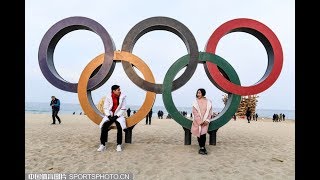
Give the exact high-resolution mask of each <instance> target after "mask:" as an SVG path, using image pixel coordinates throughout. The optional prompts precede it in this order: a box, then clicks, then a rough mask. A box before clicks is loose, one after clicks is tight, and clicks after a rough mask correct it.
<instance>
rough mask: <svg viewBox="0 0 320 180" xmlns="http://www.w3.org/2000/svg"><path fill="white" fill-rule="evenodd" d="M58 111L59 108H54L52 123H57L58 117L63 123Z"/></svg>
mask: <svg viewBox="0 0 320 180" xmlns="http://www.w3.org/2000/svg"><path fill="white" fill-rule="evenodd" d="M58 112H59V111H57V110H52V121H53V122H52V123H53V124H55V123H56V118H57V119H58V121H59V123H61V120H60V118H59V116H58Z"/></svg>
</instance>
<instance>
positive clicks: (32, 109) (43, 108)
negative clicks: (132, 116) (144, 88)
mask: <svg viewBox="0 0 320 180" xmlns="http://www.w3.org/2000/svg"><path fill="white" fill-rule="evenodd" d="M127 108H130V109H131V113H133V111H137V110H139V108H140V106H137V105H127ZM177 109H178V110H179V111H185V112H187V116H190V113H191V111H192V109H191V107H177ZM222 109H223V108H214V109H213V111H214V112H215V113H219V112H221V111H222ZM159 110H162V111H163V113H164V117H166V116H167V115H168V112H167V111H166V108H165V107H164V106H153V108H152V111H153V117H157V112H158V111H159ZM25 112H26V113H31V114H51V106H50V104H48V103H43V102H25ZM73 113H75V114H84V112H83V110H82V108H81V106H80V104H71V103H63V104H61V106H60V112H59V114H73ZM256 113H257V114H258V116H259V118H271V119H272V116H273V114H280V113H282V114H285V116H286V119H290V120H295V110H281V109H259V108H257V109H256Z"/></svg>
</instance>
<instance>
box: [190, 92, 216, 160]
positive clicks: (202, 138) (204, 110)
mask: <svg viewBox="0 0 320 180" xmlns="http://www.w3.org/2000/svg"><path fill="white" fill-rule="evenodd" d="M205 95H206V90H205V89H203V88H200V89H198V90H197V92H196V100H195V101H194V102H193V104H192V114H193V120H192V125H191V133H192V134H193V135H195V136H197V139H198V143H199V147H200V149H199V154H202V155H204V154H208V152H207V150H206V148H205V144H206V133H207V132H208V128H209V124H210V122H211V115H212V102H211V101H210V100H209V99H207V98H206V97H205Z"/></svg>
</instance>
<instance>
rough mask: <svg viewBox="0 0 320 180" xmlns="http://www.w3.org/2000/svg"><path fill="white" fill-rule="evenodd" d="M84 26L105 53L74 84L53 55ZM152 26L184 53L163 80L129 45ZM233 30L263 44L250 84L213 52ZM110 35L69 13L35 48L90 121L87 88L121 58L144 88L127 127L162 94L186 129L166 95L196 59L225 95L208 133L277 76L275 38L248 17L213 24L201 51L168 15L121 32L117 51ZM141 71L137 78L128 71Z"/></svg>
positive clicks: (97, 115)
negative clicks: (257, 74)
mask: <svg viewBox="0 0 320 180" xmlns="http://www.w3.org/2000/svg"><path fill="white" fill-rule="evenodd" d="M79 29H83V30H89V31H92V32H94V33H96V34H97V35H99V36H100V38H101V39H102V42H103V45H104V50H105V52H104V53H102V54H100V55H98V56H97V57H95V58H94V59H93V60H91V61H90V62H89V64H88V65H87V66H86V67H85V69H84V70H83V71H82V73H81V76H80V78H79V81H78V83H71V82H68V81H66V80H64V79H63V78H62V77H61V76H60V75H59V74H58V72H57V71H56V69H55V67H54V63H53V53H54V49H55V47H56V45H57V43H58V42H59V41H60V39H61V38H62V37H63V36H64V35H66V34H68V33H69V32H72V31H75V30H79ZM154 30H165V31H169V32H172V33H174V34H176V35H177V36H178V37H179V38H180V39H181V40H182V41H183V42H184V44H185V45H186V47H187V50H188V54H187V55H185V56H182V57H181V58H179V59H178V60H177V61H176V62H175V63H174V64H173V65H172V66H171V67H170V68H169V70H168V71H167V73H166V75H165V78H164V82H163V84H155V79H154V76H153V74H152V72H151V70H150V69H149V67H148V66H147V65H146V64H145V63H144V62H143V60H141V59H140V58H139V57H137V56H136V55H134V54H132V50H133V47H134V45H135V43H136V42H137V41H138V39H139V38H140V37H141V36H143V35H144V34H146V33H148V32H151V31H154ZM232 32H246V33H249V34H251V35H253V36H255V37H256V38H257V39H258V40H259V41H260V42H261V43H262V44H263V45H264V47H265V49H266V51H267V55H268V65H267V69H266V71H265V73H264V75H263V77H262V78H261V79H260V80H259V81H258V82H257V83H255V84H254V85H252V86H247V87H245V86H241V84H240V80H239V77H238V75H237V73H236V72H235V70H234V69H233V67H232V66H231V65H230V64H229V63H228V62H227V61H226V60H224V59H223V58H222V57H220V56H218V55H216V54H215V50H216V47H217V45H218V42H219V40H220V39H221V38H222V37H223V36H225V35H227V34H228V33H232ZM115 49H116V48H115V45H114V43H113V40H112V38H111V36H110V35H109V33H108V32H107V31H106V30H105V29H104V28H103V26H102V25H100V24H99V23H98V22H96V21H94V20H92V19H89V18H86V17H79V16H75V17H69V18H65V19H63V20H61V21H59V22H57V23H55V24H54V25H53V26H52V27H51V28H50V29H49V30H48V31H47V32H46V33H45V35H44V36H43V38H42V40H41V43H40V46H39V52H38V61H39V66H40V69H41V71H42V73H43V75H44V76H45V78H46V79H47V80H48V81H49V82H50V83H51V84H52V85H53V86H55V87H57V88H59V89H61V90H64V91H68V92H72V93H78V99H79V102H80V105H81V107H82V109H83V111H84V112H85V113H86V114H87V116H88V117H89V119H91V120H92V121H93V122H94V123H96V124H99V123H100V122H101V120H102V118H103V114H102V113H101V112H100V111H99V110H98V109H97V107H96V106H95V105H94V103H93V101H92V97H91V91H92V90H95V89H97V88H99V87H101V86H102V85H103V84H104V83H105V82H106V81H107V80H108V79H109V78H110V76H111V75H112V73H113V70H114V68H115V65H116V63H117V62H121V63H122V66H123V69H124V71H125V73H126V74H127V76H128V77H129V79H130V80H131V81H132V82H133V83H134V84H136V85H137V86H138V87H140V88H142V89H144V90H145V91H147V92H146V96H145V101H144V102H143V105H142V106H141V107H140V109H139V110H138V111H137V113H136V114H134V115H133V116H131V117H129V118H127V127H132V126H134V125H135V124H137V123H138V122H140V121H141V120H142V119H143V118H144V117H145V116H146V115H147V113H148V112H149V111H150V109H151V108H152V106H153V104H154V101H155V97H156V94H162V97H163V102H164V105H165V108H166V110H167V111H168V113H170V115H171V116H172V117H173V119H174V120H175V121H176V122H177V123H179V124H180V125H181V126H183V127H185V128H187V129H190V128H191V123H192V121H191V120H189V119H187V118H185V117H183V116H182V115H181V114H180V113H179V111H178V110H177V108H176V107H175V105H174V103H173V100H172V96H171V93H172V91H174V90H176V89H178V88H180V87H182V86H183V85H184V84H186V83H187V82H188V80H189V79H190V78H191V77H192V75H193V74H194V72H195V70H196V68H197V65H198V63H201V64H203V65H204V70H205V72H206V74H207V76H208V78H209V80H210V81H211V82H212V83H213V84H214V85H215V86H216V87H217V88H218V89H220V90H221V91H223V92H225V93H228V97H229V98H228V101H227V103H226V106H225V107H224V109H223V110H222V111H221V112H220V113H219V115H218V116H216V117H214V118H213V119H212V120H213V122H214V123H210V125H209V131H212V130H216V129H218V128H220V127H221V126H223V125H224V124H226V123H227V122H228V121H229V120H230V119H231V117H232V116H233V114H235V112H236V111H237V108H238V106H239V103H240V101H241V96H244V95H252V94H258V93H260V92H262V91H264V90H266V89H268V88H269V87H270V86H272V84H273V83H274V82H275V81H276V80H277V78H278V77H279V75H280V72H281V69H282V65H283V52H282V47H281V44H280V42H279V40H278V38H277V36H276V35H275V34H274V33H273V31H272V30H271V29H270V28H268V27H267V26H266V25H264V24H262V23H261V22H259V21H256V20H253V19H247V18H238V19H233V20H230V21H228V22H226V23H224V24H222V25H221V26H220V27H218V28H217V29H216V30H215V31H214V32H213V33H212V35H211V36H210V38H209V40H208V42H207V45H206V48H205V51H206V52H199V50H198V45H197V42H196V40H195V38H194V36H193V34H192V33H191V31H190V30H189V29H188V28H187V27H186V26H185V25H184V24H182V23H181V22H179V21H177V20H175V19H172V18H169V17H162V16H160V17H151V18H147V19H145V20H143V21H141V22H139V23H138V24H136V25H135V26H134V27H133V28H132V29H131V30H130V31H129V32H128V34H127V35H126V37H125V39H124V42H123V44H122V49H121V51H115ZM133 66H135V67H136V68H137V69H139V70H140V71H141V73H142V74H143V76H144V78H145V79H142V78H141V77H140V76H139V75H137V74H136V72H135V71H134V69H133ZM184 67H186V69H185V71H184V73H183V74H182V75H181V76H180V77H179V78H177V79H176V80H174V77H175V75H176V74H177V73H178V72H179V71H180V70H181V69H183V68H184Z"/></svg>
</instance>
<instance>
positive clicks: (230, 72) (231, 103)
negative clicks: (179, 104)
mask: <svg viewBox="0 0 320 180" xmlns="http://www.w3.org/2000/svg"><path fill="white" fill-rule="evenodd" d="M206 61H209V62H212V63H214V64H216V65H217V66H218V67H219V68H220V69H221V71H223V74H224V75H225V76H227V77H226V78H228V79H229V80H230V81H231V82H233V83H234V84H237V85H240V79H239V77H238V74H237V73H236V71H235V70H234V69H233V67H232V66H231V65H230V64H229V63H228V62H227V61H226V60H224V59H223V58H222V57H220V56H218V55H215V54H211V53H207V52H199V62H198V63H206ZM188 62H189V55H185V56H183V57H181V58H179V59H178V60H177V61H176V62H175V63H173V64H172V66H171V67H170V68H169V70H168V71H167V73H166V75H165V77H164V80H163V93H162V98H163V103H164V106H165V107H166V109H167V111H168V113H169V114H170V115H171V116H172V118H173V119H174V120H175V121H176V122H177V123H179V124H180V125H181V126H183V127H185V128H187V129H191V125H192V120H190V119H187V118H186V117H184V116H182V115H181V113H180V112H179V111H178V109H177V108H176V106H175V105H174V103H173V100H172V94H171V93H172V92H171V90H172V82H173V80H174V77H175V76H176V75H177V74H178V72H179V71H180V70H181V69H183V68H184V67H185V66H187V65H188ZM240 101H241V96H240V95H236V94H231V93H228V101H227V103H226V106H225V107H224V108H223V110H222V111H221V112H220V113H219V114H218V115H217V116H215V117H214V118H213V119H211V122H210V124H209V128H208V131H213V130H216V129H218V128H220V127H221V126H223V125H225V124H226V123H227V122H229V121H230V119H231V118H232V116H233V115H234V114H235V113H236V112H237V110H238V106H239V104H240Z"/></svg>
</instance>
